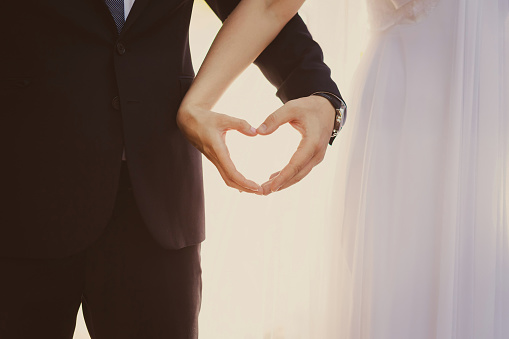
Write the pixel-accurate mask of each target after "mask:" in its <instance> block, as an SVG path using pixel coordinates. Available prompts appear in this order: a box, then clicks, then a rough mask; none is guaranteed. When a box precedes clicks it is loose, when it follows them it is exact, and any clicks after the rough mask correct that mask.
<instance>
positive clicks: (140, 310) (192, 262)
mask: <svg viewBox="0 0 509 339" xmlns="http://www.w3.org/2000/svg"><path fill="white" fill-rule="evenodd" d="M200 302H201V267H200V245H195V246H190V247H186V248H184V249H181V250H175V251H173V250H166V249H163V248H161V247H160V246H159V245H158V244H157V243H156V242H155V241H154V240H153V238H152V236H151V235H150V234H149V233H148V232H147V230H146V229H145V227H144V225H143V222H142V220H141V217H140V214H139V212H138V208H137V206H136V203H135V200H134V196H133V194H132V189H131V185H130V181H129V176H128V173H127V168H126V165H123V168H122V174H121V179H120V186H119V190H118V195H117V200H116V204H115V209H114V212H113V215H112V218H111V221H110V223H109V225H108V227H107V228H106V229H105V232H104V234H103V235H102V236H101V238H100V239H99V240H98V241H97V242H96V243H95V244H94V245H93V246H92V247H91V248H89V249H87V250H86V251H83V252H81V253H78V254H76V255H73V256H71V257H67V258H60V259H20V258H0V338H1V339H17V338H20V339H31V338H40V339H44V338H48V339H49V338H51V339H64V338H66V339H67V338H72V336H73V333H74V328H75V325H76V314H77V311H78V309H79V306H80V304H81V303H82V304H83V314H84V317H85V321H86V324H87V328H88V331H89V333H90V336H91V338H92V339H115V338H122V339H128V338H142V339H152V338H165V339H169V338H172V339H173V338H175V339H184V338H185V339H190V338H193V339H194V338H197V337H198V313H199V309H200Z"/></svg>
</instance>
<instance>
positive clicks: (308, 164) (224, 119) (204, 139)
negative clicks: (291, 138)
mask: <svg viewBox="0 0 509 339" xmlns="http://www.w3.org/2000/svg"><path fill="white" fill-rule="evenodd" d="M334 115H335V112H334V109H333V107H332V105H331V104H330V103H329V101H328V100H327V99H325V98H323V97H319V96H308V97H303V98H299V99H295V100H291V101H288V102H287V103H286V104H285V105H283V106H282V107H281V108H279V109H278V110H276V111H275V112H274V113H272V114H270V115H269V116H268V117H267V119H265V121H264V122H263V123H262V124H261V125H260V126H259V127H258V128H257V129H255V128H254V127H252V126H251V125H250V124H249V123H248V122H247V121H245V120H242V119H237V118H234V117H231V116H228V115H225V114H220V113H215V112H212V111H210V110H208V109H204V108H201V107H197V106H184V107H183V106H181V107H180V109H179V112H178V114H177V123H178V126H179V128H180V130H181V131H182V133H183V134H184V135H185V136H186V138H187V139H188V140H189V141H190V142H191V144H193V146H195V147H196V148H197V149H198V150H199V151H200V152H202V153H203V154H204V155H205V156H206V157H207V158H208V159H209V160H210V161H211V162H212V163H213V164H214V165H215V166H216V168H217V169H218V171H219V173H220V174H221V177H222V178H223V180H224V181H225V183H226V184H227V185H228V186H230V187H232V188H235V189H238V190H240V191H245V192H250V193H255V194H259V195H262V194H263V195H268V194H270V193H272V192H277V191H279V190H281V189H285V188H287V187H289V186H291V185H293V184H295V183H297V182H299V181H300V180H302V178H304V177H305V176H306V175H307V174H308V173H309V172H310V171H311V170H312V169H313V167H314V166H316V165H317V164H319V163H320V162H321V161H322V160H323V158H324V156H325V151H326V149H327V144H328V141H329V137H330V134H331V131H332V129H333V126H334ZM286 123H289V124H290V125H291V126H292V127H294V128H295V129H296V130H298V131H299V132H300V133H301V135H302V139H301V141H300V143H299V146H298V147H297V150H296V151H295V153H294V154H293V156H292V158H291V159H290V161H289V163H288V164H287V165H286V166H285V167H284V168H283V169H282V170H281V171H279V172H276V173H274V174H272V175H271V176H270V178H269V180H268V181H266V182H265V183H263V184H262V185H258V184H257V183H255V182H254V181H252V180H248V179H246V178H245V177H244V176H243V175H242V174H241V173H240V172H239V171H238V170H237V169H236V167H235V165H234V164H233V161H232V160H231V158H230V153H229V151H228V148H227V146H226V142H225V136H226V132H228V131H229V130H237V131H239V132H240V133H242V134H244V135H246V136H250V137H254V136H256V135H269V134H272V133H274V131H276V130H277V129H278V128H279V126H281V125H283V124H286Z"/></svg>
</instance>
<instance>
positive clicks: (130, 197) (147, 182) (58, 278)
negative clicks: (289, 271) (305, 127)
mask: <svg viewBox="0 0 509 339" xmlns="http://www.w3.org/2000/svg"><path fill="white" fill-rule="evenodd" d="M119 1H120V2H119ZM238 1H239V0H208V1H207V2H208V3H209V5H210V6H211V7H212V9H213V10H214V11H215V12H216V14H217V15H218V16H219V17H220V18H221V19H222V20H224V19H226V17H227V16H228V15H229V13H230V12H231V11H232V10H233V9H234V8H235V6H236V5H237V3H238ZM192 6H193V1H190V0H136V1H135V3H134V6H133V7H132V9H131V11H130V13H129V16H128V17H127V20H126V21H125V22H123V19H124V18H125V13H124V12H123V10H124V9H125V8H124V4H123V3H122V2H121V0H106V2H105V0H74V1H69V0H45V1H37V0H27V1H23V2H18V1H10V2H7V3H6V4H4V6H3V8H2V11H1V12H0V13H1V14H0V16H1V17H0V32H1V34H2V48H1V51H0V83H1V87H0V99H1V100H0V105H1V107H2V111H1V112H2V113H1V116H2V124H1V127H0V129H1V131H0V135H1V138H2V140H1V142H0V147H1V148H0V150H1V152H0V154H1V156H2V158H3V161H2V166H1V168H2V178H3V179H4V183H3V185H2V192H3V196H4V199H3V200H4V202H3V204H2V210H1V213H0V214H1V219H0V272H1V273H2V279H1V281H0V338H72V334H73V331H74V326H75V319H76V312H77V310H78V308H79V305H80V303H83V310H84V315H85V320H86V322H87V327H88V329H89V332H90V334H91V337H92V338H196V337H197V317H198V312H199V305H200V298H201V269H200V252H199V251H200V245H199V244H200V243H201V241H203V239H204V217H203V215H204V209H203V187H202V173H201V154H200V152H199V151H198V150H196V149H195V148H194V147H193V146H191V144H190V143H189V142H188V141H187V140H186V138H185V137H184V136H183V135H182V134H181V133H180V131H179V129H178V127H177V123H176V119H175V118H176V114H177V111H178V108H179V105H180V102H181V100H182V97H183V96H184V94H185V93H186V91H187V89H188V88H189V86H190V84H191V82H192V79H193V77H194V71H193V67H192V65H191V58H190V53H189V45H188V29H189V20H190V16H191V10H192ZM256 64H257V65H258V66H259V67H260V69H261V70H262V72H263V73H264V74H265V76H266V77H267V78H268V79H269V80H270V81H271V82H272V83H273V84H274V85H275V86H276V87H277V88H278V96H279V97H280V98H281V99H282V100H283V101H284V102H291V105H289V106H287V107H288V109H287V110H286V111H287V112H292V111H295V112H297V111H298V112H300V113H299V114H300V115H302V112H303V111H305V112H306V114H305V115H306V116H307V118H306V119H304V120H306V121H307V122H306V123H312V124H314V125H317V124H318V126H325V127H326V128H322V130H325V132H324V133H325V134H327V133H329V131H330V130H331V128H328V127H327V126H329V127H332V125H333V120H334V109H333V106H337V102H335V100H340V99H339V98H340V96H339V92H338V90H337V88H336V85H335V84H334V82H333V81H332V80H331V79H330V71H329V69H328V68H327V66H326V65H325V64H323V61H322V53H321V50H320V47H319V46H318V45H317V44H316V43H315V42H314V41H313V40H312V38H311V36H310V35H309V33H308V31H307V29H306V27H305V25H304V24H303V22H302V20H301V19H300V18H299V17H298V16H296V17H294V18H293V19H292V20H291V21H290V22H289V23H288V24H287V26H286V27H285V28H284V29H283V31H282V32H281V33H280V34H279V36H278V37H277V38H276V39H275V40H274V42H273V43H272V44H271V45H270V46H269V47H267V49H266V50H265V51H264V52H263V53H262V55H261V56H260V57H259V58H258V59H257V61H256ZM315 92H323V93H326V94H323V93H322V96H323V97H321V98H319V99H317V97H316V96H313V97H311V95H312V94H313V93H315ZM297 98H301V99H299V100H293V99H297ZM291 100H293V101H291ZM329 101H330V102H329ZM330 103H332V104H333V105H330ZM285 106H286V105H285ZM296 116H297V114H296ZM324 117H326V118H325V119H324ZM325 120H326V121H325ZM270 121H272V125H269V126H267V127H268V129H269V130H270V129H272V130H273V129H274V128H275V127H276V125H277V124H280V123H283V122H284V121H279V122H278V121H277V120H276V119H271V120H269V122H268V124H269V123H270ZM310 121H311V122H310ZM326 140H328V136H327V135H324V134H323V133H321V135H311V136H309V138H308V140H307V142H308V143H314V144H315V146H314V147H315V150H314V152H318V153H323V152H324V149H325V147H326V144H327V142H326ZM324 141H325V142H324ZM125 159H127V161H125ZM308 169H309V170H310V168H308ZM297 172H298V171H297ZM297 172H296V173H297ZM306 173H307V170H305V171H304V172H303V173H301V174H298V173H297V175H296V176H295V178H294V179H293V181H292V179H290V178H289V180H288V182H286V183H285V185H283V186H282V187H283V188H284V187H286V186H287V185H289V184H292V183H293V182H295V181H298V180H297V179H300V178H301V177H302V176H304V175H305V174H306ZM231 186H234V184H231ZM267 187H268V186H265V187H264V188H265V189H267Z"/></svg>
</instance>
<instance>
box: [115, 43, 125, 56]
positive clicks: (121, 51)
mask: <svg viewBox="0 0 509 339" xmlns="http://www.w3.org/2000/svg"><path fill="white" fill-rule="evenodd" d="M117 53H118V54H119V55H124V54H125V46H124V44H123V43H121V42H119V43H117Z"/></svg>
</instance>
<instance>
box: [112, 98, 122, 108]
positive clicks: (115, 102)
mask: <svg viewBox="0 0 509 339" xmlns="http://www.w3.org/2000/svg"><path fill="white" fill-rule="evenodd" d="M111 106H113V108H114V109H115V110H117V111H118V110H120V98H119V97H114V98H113V100H112V101H111Z"/></svg>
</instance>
